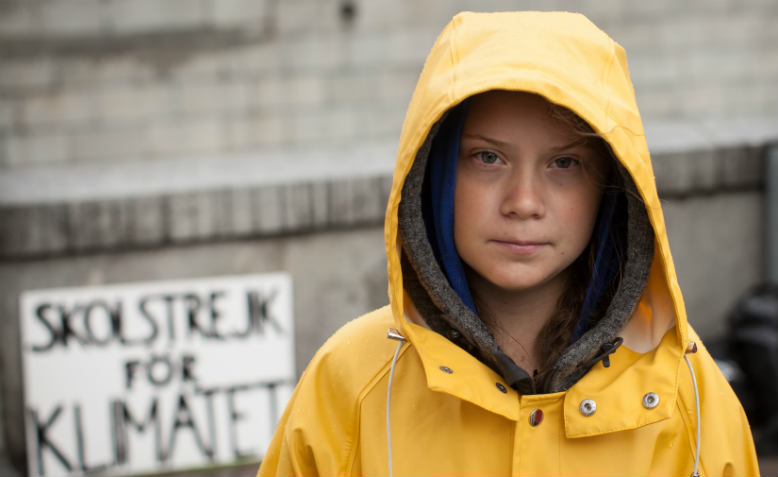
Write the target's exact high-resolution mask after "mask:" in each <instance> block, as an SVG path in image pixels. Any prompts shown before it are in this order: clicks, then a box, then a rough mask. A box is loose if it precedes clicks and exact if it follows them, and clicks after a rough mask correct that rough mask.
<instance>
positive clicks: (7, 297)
mask: <svg viewBox="0 0 778 477" xmlns="http://www.w3.org/2000/svg"><path fill="white" fill-rule="evenodd" d="M275 271H286V272H288V273H290V274H291V276H292V286H293V295H294V302H293V310H294V316H295V321H296V325H295V343H296V349H295V359H296V364H297V369H298V373H299V372H301V371H302V369H303V368H304V367H305V365H306V364H307V363H308V361H309V360H310V359H311V357H312V356H313V353H314V352H315V351H316V349H318V347H319V346H321V344H323V343H324V341H325V340H326V339H327V337H329V336H330V335H331V334H332V333H333V332H334V331H335V330H336V329H337V328H338V327H340V326H341V325H342V324H344V323H345V322H346V321H348V320H350V319H353V318H355V317H357V316H359V315H361V314H363V313H365V312H367V311H369V310H371V309H373V308H376V307H378V306H381V305H383V304H384V303H386V301H387V295H386V290H387V284H386V268H385V258H384V247H383V233H382V227H381V226H380V225H377V226H372V227H361V228H353V229H351V230H347V231H346V230H343V231H336V232H320V233H316V234H305V235H297V236H288V237H284V238H283V239H277V238H275V237H272V238H267V239H263V240H252V241H229V242H221V243H212V244H203V245H192V246H180V247H174V248H154V249H149V250H138V251H130V252H124V253H115V252H114V253H101V254H94V253H93V254H89V255H81V256H75V257H73V256H71V257H60V258H51V259H46V260H30V261H25V262H16V263H13V262H11V263H9V262H0V316H3V317H8V318H7V319H4V320H3V333H0V366H2V368H0V371H1V374H2V376H3V388H2V390H3V394H2V401H0V403H3V404H4V408H3V410H2V422H3V423H4V433H5V437H6V438H7V439H5V444H6V446H7V448H8V450H9V452H10V454H11V455H12V456H13V457H14V459H15V460H17V461H18V460H19V459H22V460H23V456H24V449H23V445H24V442H25V441H24V435H23V421H22V415H23V413H22V405H23V402H22V373H21V362H20V359H21V356H20V349H19V338H18V337H19V323H18V318H17V317H18V306H19V305H18V296H19V294H20V292H22V291H23V290H32V289H41V288H51V287H62V286H86V285H102V284H111V283H127V282H135V281H153V280H172V279H180V278H196V277H209V276H219V275H234V274H249V273H263V272H275ZM245 365H250V364H249V363H246V364H245ZM0 460H2V455H0Z"/></svg>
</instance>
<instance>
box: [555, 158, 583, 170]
mask: <svg viewBox="0 0 778 477" xmlns="http://www.w3.org/2000/svg"><path fill="white" fill-rule="evenodd" d="M578 163H579V161H578V159H574V158H572V157H569V156H564V157H558V158H556V159H554V162H553V163H552V164H553V166H554V167H556V168H558V169H569V168H571V167H573V166H575V165H576V164H578Z"/></svg>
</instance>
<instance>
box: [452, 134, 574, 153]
mask: <svg viewBox="0 0 778 477" xmlns="http://www.w3.org/2000/svg"><path fill="white" fill-rule="evenodd" d="M462 137H464V138H468V139H480V140H482V141H484V142H488V143H489V144H492V145H494V146H498V147H506V146H509V145H510V144H509V143H507V142H505V141H500V140H499V139H494V138H491V137H488V136H483V135H481V134H462ZM578 146H582V147H587V146H586V138H584V137H581V138H577V139H575V140H573V141H572V142H570V143H567V144H563V145H561V146H555V147H552V148H550V149H549V152H550V153H552V154H556V153H559V152H562V151H566V150H568V149H573V148H575V147H578Z"/></svg>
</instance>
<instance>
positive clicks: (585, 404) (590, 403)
mask: <svg viewBox="0 0 778 477" xmlns="http://www.w3.org/2000/svg"><path fill="white" fill-rule="evenodd" d="M578 408H579V409H580V410H581V414H583V415H584V416H587V417H588V416H591V415H592V414H594V413H595V412H597V403H596V402H594V400H593V399H584V400H583V401H581V405H580V406H579V407H578Z"/></svg>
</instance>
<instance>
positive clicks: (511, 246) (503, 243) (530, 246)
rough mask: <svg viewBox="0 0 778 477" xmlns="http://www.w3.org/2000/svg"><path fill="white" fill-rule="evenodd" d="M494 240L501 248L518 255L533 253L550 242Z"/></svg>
mask: <svg viewBox="0 0 778 477" xmlns="http://www.w3.org/2000/svg"><path fill="white" fill-rule="evenodd" d="M492 242H493V243H495V244H496V245H498V246H499V247H500V248H503V249H505V250H506V251H508V252H510V253H515V254H517V255H531V254H533V253H536V252H538V251H539V250H541V249H542V248H544V247H546V246H548V245H549V243H548V242H541V241H537V242H536V241H525V240H492Z"/></svg>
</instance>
